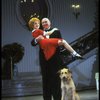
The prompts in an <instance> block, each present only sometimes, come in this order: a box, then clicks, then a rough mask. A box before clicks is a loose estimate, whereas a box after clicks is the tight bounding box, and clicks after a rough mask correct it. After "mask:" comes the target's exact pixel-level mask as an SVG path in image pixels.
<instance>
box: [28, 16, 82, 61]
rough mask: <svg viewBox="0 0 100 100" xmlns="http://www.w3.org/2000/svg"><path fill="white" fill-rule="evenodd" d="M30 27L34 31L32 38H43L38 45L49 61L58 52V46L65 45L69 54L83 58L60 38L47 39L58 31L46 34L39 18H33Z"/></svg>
mask: <svg viewBox="0 0 100 100" xmlns="http://www.w3.org/2000/svg"><path fill="white" fill-rule="evenodd" d="M28 24H29V27H30V28H31V29H33V31H32V36H33V37H34V38H37V37H38V36H40V35H41V36H42V39H41V40H40V41H38V44H39V45H40V47H41V49H42V50H43V52H44V55H45V58H46V60H49V59H50V58H51V57H52V56H53V55H54V54H55V51H56V48H57V46H60V45H63V46H64V47H65V48H66V49H67V50H68V51H69V52H71V53H72V55H74V56H77V57H78V58H80V59H81V58H82V57H81V56H80V55H79V54H78V53H77V52H75V50H74V49H73V48H72V47H71V46H70V45H69V44H68V43H67V42H66V41H65V40H64V39H59V38H50V39H47V38H46V35H50V34H52V33H53V32H54V31H56V30H57V28H54V29H53V30H51V31H49V32H45V31H43V30H41V29H39V27H40V20H39V19H38V18H31V19H30V20H29V22H28Z"/></svg>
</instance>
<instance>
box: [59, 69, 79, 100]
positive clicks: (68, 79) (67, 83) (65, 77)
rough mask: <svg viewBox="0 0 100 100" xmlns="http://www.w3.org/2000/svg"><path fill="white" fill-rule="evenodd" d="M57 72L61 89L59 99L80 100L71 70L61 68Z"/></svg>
mask: <svg viewBox="0 0 100 100" xmlns="http://www.w3.org/2000/svg"><path fill="white" fill-rule="evenodd" d="M59 73H60V79H61V90H62V96H61V100H80V97H79V95H78V94H77V93H76V88H75V85H74V81H73V79H72V72H71V71H70V70H69V69H66V68H63V69H61V70H60V71H59Z"/></svg>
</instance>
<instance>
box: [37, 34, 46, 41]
mask: <svg viewBox="0 0 100 100" xmlns="http://www.w3.org/2000/svg"><path fill="white" fill-rule="evenodd" d="M42 39H44V37H43V36H42V35H39V36H38V37H37V38H36V41H37V42H39V41H40V40H42Z"/></svg>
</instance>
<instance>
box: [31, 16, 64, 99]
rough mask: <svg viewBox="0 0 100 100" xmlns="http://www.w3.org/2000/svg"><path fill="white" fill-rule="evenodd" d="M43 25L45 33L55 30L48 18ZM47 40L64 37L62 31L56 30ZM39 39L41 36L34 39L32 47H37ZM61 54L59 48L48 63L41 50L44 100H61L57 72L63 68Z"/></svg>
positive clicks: (44, 19) (43, 20)
mask: <svg viewBox="0 0 100 100" xmlns="http://www.w3.org/2000/svg"><path fill="white" fill-rule="evenodd" d="M41 23H42V27H43V29H44V31H46V32H47V31H50V30H52V29H53V28H51V22H50V20H49V19H48V18H43V19H42V21H41ZM47 38H62V37H61V33H60V31H59V30H56V31H54V32H53V33H52V34H51V35H50V36H47ZM39 39H41V36H39V37H38V38H37V39H33V40H32V42H31V43H32V45H33V46H35V45H37V42H38V41H39ZM59 53H60V48H59V47H58V48H57V50H56V53H55V55H54V56H53V57H52V58H51V59H50V60H48V61H46V59H45V57H44V54H43V51H42V50H41V49H40V51H39V60H40V67H41V73H42V80H43V98H44V100H52V96H53V99H54V100H61V89H60V78H59V76H58V74H57V72H58V71H59V70H60V69H62V68H63V61H62V60H61V57H60V54H59Z"/></svg>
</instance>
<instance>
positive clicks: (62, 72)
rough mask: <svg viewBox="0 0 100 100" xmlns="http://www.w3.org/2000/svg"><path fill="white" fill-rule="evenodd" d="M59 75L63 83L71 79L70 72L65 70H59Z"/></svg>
mask: <svg viewBox="0 0 100 100" xmlns="http://www.w3.org/2000/svg"><path fill="white" fill-rule="evenodd" d="M59 73H60V78H61V80H63V81H68V80H70V79H71V78H72V72H71V71H70V70H69V69H67V68H63V69H61V70H60V71H59Z"/></svg>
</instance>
